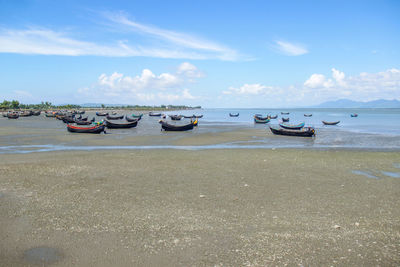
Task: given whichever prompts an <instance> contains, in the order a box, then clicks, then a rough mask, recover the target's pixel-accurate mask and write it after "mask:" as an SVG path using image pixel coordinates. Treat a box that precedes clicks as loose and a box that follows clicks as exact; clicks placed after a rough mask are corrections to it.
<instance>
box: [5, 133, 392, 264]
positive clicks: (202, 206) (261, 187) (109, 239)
mask: <svg viewBox="0 0 400 267" xmlns="http://www.w3.org/2000/svg"><path fill="white" fill-rule="evenodd" d="M228 135H232V136H233V137H232V138H233V139H235V138H239V137H240V136H235V134H234V133H231V134H230V133H228ZM237 135H240V134H239V133H237ZM239 139H240V138H239ZM198 140H199V142H200V141H201V139H198ZM181 142H186V141H185V139H181ZM187 142H189V141H187ZM399 164H400V153H398V152H365V151H364V152H361V151H360V152H359V151H335V150H329V151H315V150H300V149H299V150H287V149H277V150H274V149H269V150H267V149H252V150H246V149H240V150H203V151H177V150H145V151H143V150H135V151H118V150H113V151H95V152H45V153H31V154H8V155H0V214H1V216H0V240H1V241H0V266H29V265H32V266H35V265H39V266H40V265H51V266H72V265H74V266H111V265H114V266H275V265H276V266H283V265H285V264H287V265H289V266H294V265H303V266H371V265H373V266H376V265H380V266H396V265H397V266H398V265H399V263H400V209H399V206H400V205H399V204H400V179H399V178H395V177H391V176H386V175H384V173H385V172H386V173H399V172H400V169H399V166H400V165H399ZM354 171H360V172H354ZM382 171H383V172H382ZM362 172H368V173H371V174H373V175H374V176H376V177H377V179H375V178H368V177H367V176H365V175H360V174H362Z"/></svg>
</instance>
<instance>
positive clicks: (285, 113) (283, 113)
mask: <svg viewBox="0 0 400 267" xmlns="http://www.w3.org/2000/svg"><path fill="white" fill-rule="evenodd" d="M281 114H282V115H289V112H281Z"/></svg>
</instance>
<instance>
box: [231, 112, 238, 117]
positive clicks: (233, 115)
mask: <svg viewBox="0 0 400 267" xmlns="http://www.w3.org/2000/svg"><path fill="white" fill-rule="evenodd" d="M229 117H239V113H236V114H235V113H229Z"/></svg>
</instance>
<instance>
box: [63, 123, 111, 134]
mask: <svg viewBox="0 0 400 267" xmlns="http://www.w3.org/2000/svg"><path fill="white" fill-rule="evenodd" d="M104 128H105V125H104V124H103V123H101V124H98V125H93V126H88V127H82V126H76V125H71V124H67V130H68V132H71V133H101V132H105V131H104Z"/></svg>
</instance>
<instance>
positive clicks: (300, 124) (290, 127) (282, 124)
mask: <svg viewBox="0 0 400 267" xmlns="http://www.w3.org/2000/svg"><path fill="white" fill-rule="evenodd" d="M304 125H305V123H304V122H302V123H299V124H295V125H293V124H286V123H280V124H279V126H281V127H282V128H285V129H289V130H299V129H301V128H303V127H304Z"/></svg>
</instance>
